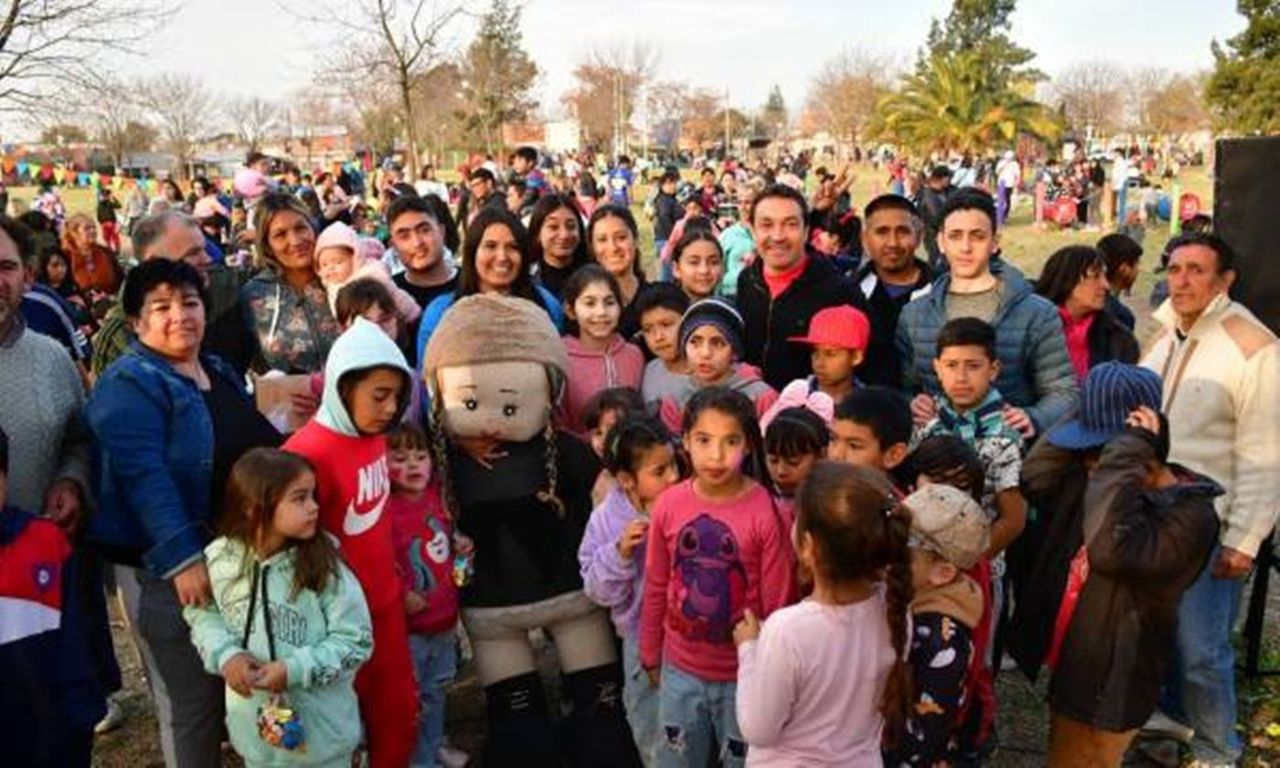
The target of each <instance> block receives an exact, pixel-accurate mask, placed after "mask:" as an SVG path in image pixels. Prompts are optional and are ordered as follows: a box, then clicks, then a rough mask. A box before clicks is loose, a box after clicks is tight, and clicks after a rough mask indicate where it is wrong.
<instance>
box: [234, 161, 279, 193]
mask: <svg viewBox="0 0 1280 768" xmlns="http://www.w3.org/2000/svg"><path fill="white" fill-rule="evenodd" d="M270 186H271V185H270V184H268V183H267V177H266V176H264V175H262V172H261V171H255V170H254V169H252V168H241V169H240V170H238V171H236V176H235V179H234V180H233V181H232V184H231V187H232V189H234V190H235V192H236V194H237V195H239V196H241V197H243V198H246V199H253V198H255V197H260V196H261V195H263V194H265V193H266V191H267V189H268V188H269V187H270Z"/></svg>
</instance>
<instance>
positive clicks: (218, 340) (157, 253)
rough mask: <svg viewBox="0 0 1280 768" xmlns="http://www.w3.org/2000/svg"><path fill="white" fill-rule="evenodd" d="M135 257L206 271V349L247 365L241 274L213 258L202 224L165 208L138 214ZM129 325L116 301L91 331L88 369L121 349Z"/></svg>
mask: <svg viewBox="0 0 1280 768" xmlns="http://www.w3.org/2000/svg"><path fill="white" fill-rule="evenodd" d="M131 239H132V241H133V253H134V255H135V256H136V257H137V258H138V261H140V262H141V261H149V260H150V259H168V260H170V261H185V262H187V263H188V264H190V265H191V266H193V267H195V268H196V269H197V270H199V271H200V273H201V274H202V275H204V277H205V288H206V290H207V291H208V292H209V305H208V307H209V309H208V325H207V327H206V330H205V336H204V350H205V351H207V352H212V353H214V354H216V355H218V356H219V357H221V358H222V359H223V360H225V361H226V362H227V363H229V364H230V365H231V366H232V367H233V368H235V369H236V371H238V372H239V373H244V372H245V371H246V370H247V369H248V367H249V359H250V357H251V355H252V352H251V349H252V339H251V338H250V337H249V335H248V333H249V332H248V330H247V328H246V326H245V324H244V319H243V316H242V314H241V312H240V306H239V301H240V298H239V296H240V278H239V275H238V274H237V273H236V272H235V271H234V270H231V269H228V268H227V267H225V266H222V265H215V264H213V263H212V262H211V260H210V257H209V252H208V251H207V250H206V248H205V239H204V234H203V233H202V232H201V231H200V225H199V224H198V223H197V222H196V220H195V219H193V218H191V217H190V216H188V215H187V214H185V213H183V212H181V211H177V210H168V211H163V212H161V213H157V214H153V215H151V216H147V217H145V218H143V219H140V220H139V221H138V222H137V223H136V224H135V225H134V227H133V234H132V236H131ZM131 341H133V331H132V330H131V329H130V328H129V324H128V322H126V321H125V317H124V312H123V311H121V309H120V307H119V306H116V307H113V308H112V310H111V311H110V312H109V313H107V316H106V318H104V319H103V321H102V327H101V328H100V329H99V330H98V333H97V334H96V335H95V336H94V353H93V365H92V369H91V370H92V372H93V376H94V378H95V379H96V378H97V377H99V376H101V375H102V372H103V371H105V370H106V369H107V366H108V365H110V364H111V363H112V362H114V361H115V359H116V358H118V357H120V355H123V354H124V351H125V350H126V349H128V347H129V342H131Z"/></svg>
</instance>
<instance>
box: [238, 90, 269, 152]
mask: <svg viewBox="0 0 1280 768" xmlns="http://www.w3.org/2000/svg"><path fill="white" fill-rule="evenodd" d="M227 115H228V116H229V117H230V118H231V122H232V124H233V125H234V126H235V129H236V135H237V136H239V137H240V141H242V142H243V143H244V144H245V145H246V146H247V147H248V151H250V152H254V151H257V150H258V149H259V148H260V147H261V146H262V142H263V141H264V140H265V139H266V138H267V137H268V136H270V135H271V132H272V131H274V130H276V129H277V128H279V127H280V106H279V105H278V104H276V103H274V102H271V101H267V100H266V99H263V98H261V97H258V96H233V97H232V98H231V99H229V100H228V102H227Z"/></svg>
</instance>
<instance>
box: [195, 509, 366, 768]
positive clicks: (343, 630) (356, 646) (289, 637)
mask: <svg viewBox="0 0 1280 768" xmlns="http://www.w3.org/2000/svg"><path fill="white" fill-rule="evenodd" d="M317 535H319V536H325V535H327V534H324V533H319V534H317ZM296 554H297V550H296V549H295V548H293V547H288V548H286V549H283V550H281V551H280V552H277V553H276V554H274V555H272V556H271V557H269V558H267V559H265V560H259V559H258V558H257V556H256V555H255V554H254V553H253V552H251V551H248V549H247V547H246V546H245V545H244V544H243V543H241V542H240V541H237V540H234V539H228V538H226V537H223V538H220V539H216V540H214V542H213V543H211V544H210V545H209V546H207V547H205V559H206V562H207V563H208V566H209V580H210V582H211V583H212V586H213V600H212V601H210V602H209V603H208V604H206V605H205V607H204V608H195V607H187V608H184V609H183V612H182V613H183V617H184V618H186V620H187V623H188V624H190V625H191V641H192V643H193V644H194V645H195V647H196V651H197V652H198V653H199V654H200V658H201V660H202V661H203V662H204V667H205V670H206V671H207V672H209V673H210V674H215V675H217V674H221V670H222V666H223V665H224V664H226V663H227V661H229V660H230V659H231V658H233V657H234V656H235V655H236V654H238V653H244V652H246V651H247V652H249V653H251V654H253V655H254V656H255V657H257V658H258V659H259V660H261V661H262V662H264V663H265V662H266V661H267V659H268V658H269V657H270V651H269V648H270V646H269V644H268V641H267V629H266V621H265V616H266V614H265V613H264V610H266V609H265V608H264V606H263V602H264V601H263V589H264V587H262V586H260V587H259V593H258V599H257V600H255V601H254V609H253V614H254V619H253V629H252V631H251V632H250V634H249V641H248V643H245V642H244V629H245V625H246V624H247V623H248V622H249V592H250V590H251V589H252V583H253V576H252V574H253V572H254V570H257V571H258V573H259V574H260V576H259V578H260V579H262V580H263V581H264V582H265V594H266V602H268V603H269V604H270V608H269V610H270V614H271V629H272V632H271V634H272V637H273V638H274V639H275V653H276V658H277V659H279V660H281V661H283V662H284V663H285V666H286V667H287V668H288V670H289V687H288V690H287V692H286V696H287V697H288V700H289V703H290V705H291V706H292V707H293V709H294V710H296V711H297V712H298V714H299V718H300V720H301V722H302V727H303V729H304V731H305V734H306V751H305V752H301V751H291V750H286V749H281V748H279V747H273V746H271V745H269V744H267V743H266V742H265V741H263V740H262V738H261V737H260V736H259V735H258V725H257V718H258V707H259V706H260V705H262V704H263V703H264V702H266V701H267V698H268V696H269V694H268V693H267V692H265V691H259V690H255V691H254V692H253V695H252V696H249V697H247V698H246V697H243V696H241V695H240V694H238V693H236V692H235V691H233V690H231V688H230V687H228V688H227V694H226V706H227V731H228V732H229V733H230V735H231V744H232V745H233V746H234V747H235V748H236V752H239V753H240V755H241V756H242V757H243V758H244V759H245V761H246V763H248V764H249V765H251V766H259V765H264V766H265V765H270V766H276V765H316V764H330V763H333V762H335V761H341V760H343V759H346V760H348V761H349V760H350V756H351V754H352V753H353V752H355V749H356V747H357V746H358V745H359V743H360V710H359V707H358V706H357V705H356V694H355V690H354V688H353V687H352V681H353V679H354V678H355V674H356V670H358V669H359V668H360V665H361V664H363V663H364V662H365V661H366V660H367V659H368V658H369V656H370V655H371V654H372V653H373V626H372V624H371V623H370V619H369V608H368V606H367V605H366V604H365V600H364V593H363V592H362V591H361V589H360V583H359V582H358V581H356V577H355V575H354V574H352V573H351V571H350V569H348V568H347V566H345V565H343V564H342V563H341V561H339V563H338V572H337V576H336V578H332V579H330V580H329V584H328V585H327V586H326V588H325V589H324V590H323V591H321V592H313V591H311V590H303V591H301V592H299V593H298V594H297V595H296V596H293V595H292V592H293V573H294V560H295V556H296Z"/></svg>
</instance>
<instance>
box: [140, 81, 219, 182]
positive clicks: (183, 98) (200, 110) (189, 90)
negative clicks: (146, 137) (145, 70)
mask: <svg viewBox="0 0 1280 768" xmlns="http://www.w3.org/2000/svg"><path fill="white" fill-rule="evenodd" d="M139 92H140V94H141V98H142V104H143V106H144V107H145V108H146V110H147V111H148V112H149V113H150V114H151V116H152V117H153V118H154V119H155V121H156V123H157V124H158V125H159V126H160V133H161V135H162V136H163V138H164V143H165V145H166V146H167V147H168V148H169V151H170V152H172V153H173V155H174V157H175V158H177V161H178V162H177V166H178V175H179V176H180V177H182V178H186V176H187V174H188V172H189V165H190V162H191V153H192V150H193V148H194V146H195V143H196V140H197V139H198V138H199V137H200V135H201V134H203V133H205V132H206V125H207V123H208V120H209V115H210V113H211V111H212V106H213V101H212V99H211V98H210V97H209V93H208V91H207V90H205V87H204V84H203V83H202V82H200V81H199V80H197V79H195V78H194V77H190V76H187V75H172V74H168V75H160V76H158V77H155V78H153V79H151V80H148V81H146V82H145V83H144V84H143V86H142V87H141V88H139Z"/></svg>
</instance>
